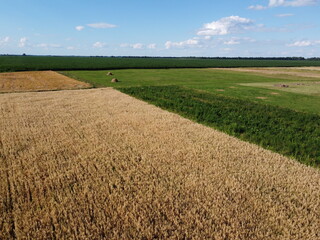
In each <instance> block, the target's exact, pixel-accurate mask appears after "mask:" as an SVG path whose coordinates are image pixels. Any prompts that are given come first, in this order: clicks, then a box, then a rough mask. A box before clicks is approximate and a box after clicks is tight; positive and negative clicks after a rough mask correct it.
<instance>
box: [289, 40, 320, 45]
mask: <svg viewBox="0 0 320 240" xmlns="http://www.w3.org/2000/svg"><path fill="white" fill-rule="evenodd" d="M314 45H320V40H319V41H310V40H303V41H296V42H294V43H291V44H288V46H289V47H309V46H314Z"/></svg>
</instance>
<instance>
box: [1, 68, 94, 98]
mask: <svg viewBox="0 0 320 240" xmlns="http://www.w3.org/2000/svg"><path fill="white" fill-rule="evenodd" d="M88 87H90V85H89V84H87V83H84V82H80V81H77V80H74V79H72V78H69V77H66V76H64V75H62V74H59V73H57V72H53V71H34V72H10V73H0V93H1V92H30V91H46V90H61V89H80V88H88Z"/></svg>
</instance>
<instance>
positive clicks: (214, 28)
mask: <svg viewBox="0 0 320 240" xmlns="http://www.w3.org/2000/svg"><path fill="white" fill-rule="evenodd" d="M253 27H254V23H253V21H252V20H250V19H247V18H242V17H239V16H230V17H225V18H221V19H220V20H218V21H214V22H211V23H206V24H204V26H203V28H202V29H201V30H200V31H198V32H197V35H203V36H216V35H227V34H231V33H237V32H241V31H244V30H249V29H252V28H253Z"/></svg>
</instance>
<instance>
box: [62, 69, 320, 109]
mask: <svg viewBox="0 0 320 240" xmlns="http://www.w3.org/2000/svg"><path fill="white" fill-rule="evenodd" d="M280 69H281V68H280ZM312 69H317V68H312ZM249 70H250V69H247V71H249ZM251 70H252V69H251ZM109 71H110V70H107V71H68V72H64V74H66V75H67V76H70V77H72V78H75V79H79V80H82V81H86V82H88V83H90V84H92V85H93V86H95V87H105V86H107V87H116V88H123V87H141V86H168V85H170V86H172V85H174V86H183V87H187V88H192V89H196V90H205V91H207V92H209V93H212V94H219V95H223V96H228V97H234V98H239V99H243V100H248V101H253V102H258V103H262V104H268V105H274V106H279V107H284V108H289V109H292V110H295V111H299V112H308V113H315V114H320V104H319V102H320V96H319V94H318V91H319V86H320V84H315V83H316V82H320V74H319V73H318V71H317V70H311V69H309V68H307V69H305V68H303V69H296V68H294V69H292V68H286V69H285V72H287V73H290V74H283V73H281V74H275V73H274V74H264V73H261V72H259V73H256V72H240V71H235V70H234V69H126V70H112V73H114V75H113V76H107V75H106V74H107V72H109ZM260 71H262V72H267V71H268V70H267V69H264V70H263V69H260ZM272 71H273V72H277V71H280V70H279V69H273V70H272ZM281 71H282V72H283V71H284V70H281ZM297 72H298V74H302V75H305V74H307V75H309V74H311V73H312V74H313V75H314V76H316V77H306V76H302V75H301V76H300V75H297ZM112 78H117V79H118V80H119V82H118V83H116V84H115V83H111V79H112ZM298 83H302V84H299V85H298ZM283 84H286V85H289V86H290V87H289V88H285V87H281V85H283ZM268 86H272V87H271V88H270V87H268Z"/></svg>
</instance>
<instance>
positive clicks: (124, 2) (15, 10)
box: [0, 0, 320, 57]
mask: <svg viewBox="0 0 320 240" xmlns="http://www.w3.org/2000/svg"><path fill="white" fill-rule="evenodd" d="M0 3H1V14H0V22H1V25H0V54H22V53H26V54H34V55H85V56H86V55H87V56H95V55H99V56H111V55H114V56H124V55H125V56H129V55H131V56H207V57H216V56H220V57H238V56H240V57H260V56H261V57H281V56H303V57H320V14H319V13H320V0H242V1H239V0H234V1H231V0H223V1H215V0H77V1H75V0H72V1H71V0H0Z"/></svg>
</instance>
